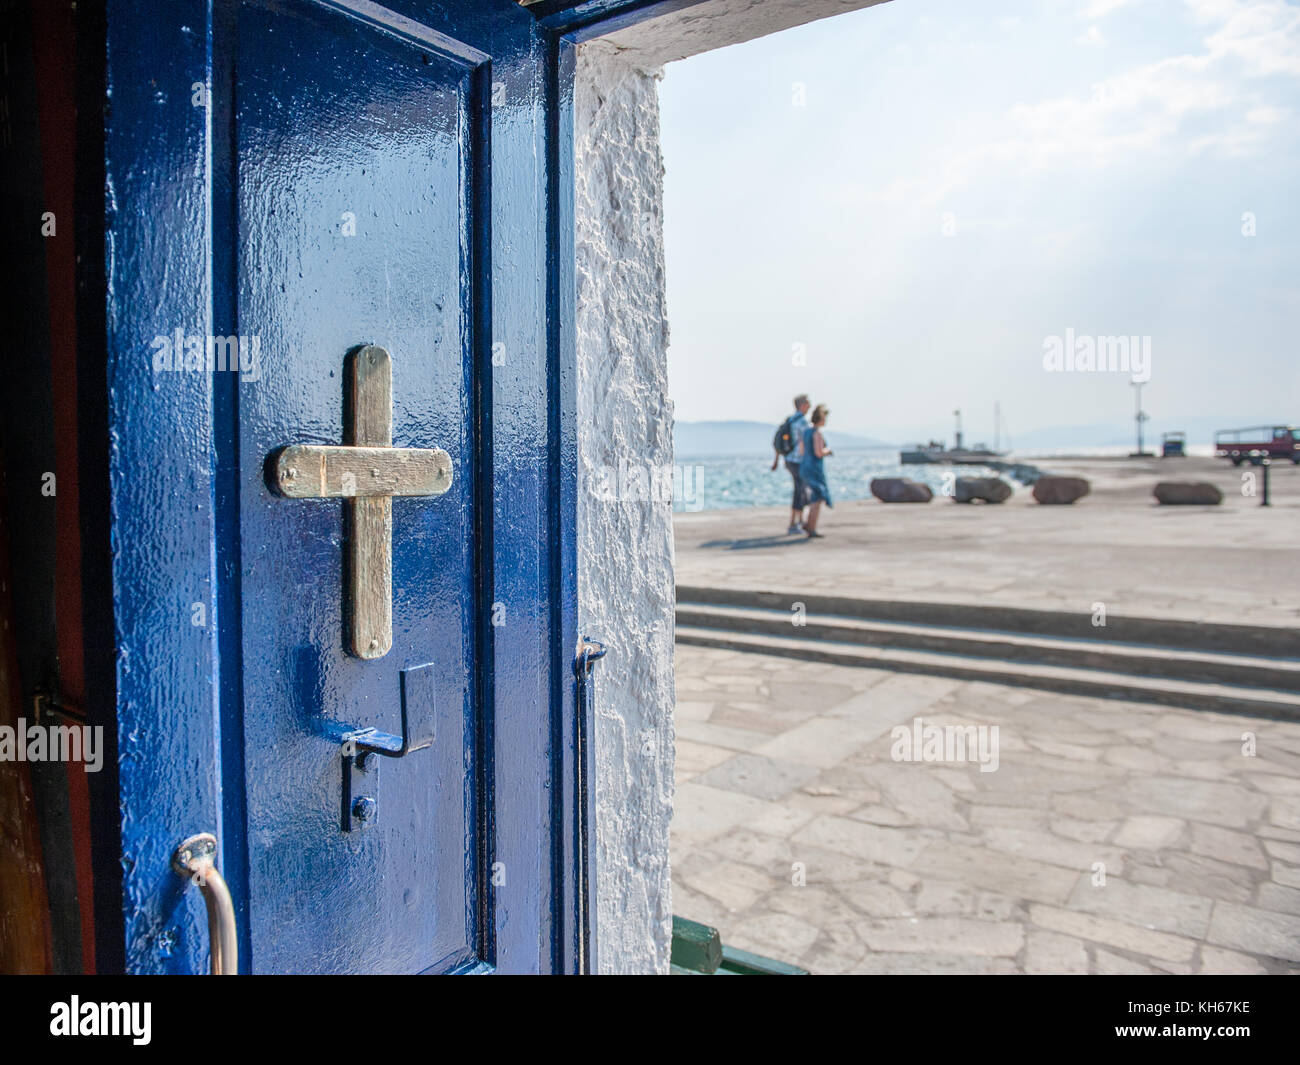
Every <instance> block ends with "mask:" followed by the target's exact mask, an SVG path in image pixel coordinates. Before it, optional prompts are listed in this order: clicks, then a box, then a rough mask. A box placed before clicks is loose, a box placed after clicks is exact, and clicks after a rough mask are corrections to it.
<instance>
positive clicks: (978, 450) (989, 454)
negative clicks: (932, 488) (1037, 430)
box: [898, 440, 1006, 466]
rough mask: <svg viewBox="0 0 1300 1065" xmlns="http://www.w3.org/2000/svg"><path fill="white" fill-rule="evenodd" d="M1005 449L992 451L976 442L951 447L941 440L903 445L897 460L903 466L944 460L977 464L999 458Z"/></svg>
mask: <svg viewBox="0 0 1300 1065" xmlns="http://www.w3.org/2000/svg"><path fill="white" fill-rule="evenodd" d="M1005 454H1006V452H1005V451H993V450H991V449H990V448H987V447H985V446H984V445H983V444H976V445H975V446H974V447H960V446H958V447H953V448H948V447H945V446H944V443H943V441H942V440H940V441H937V442H934V441H932V442H931V443H928V444H915V445H913V446H912V447H905V448H903V449H902V450H901V451H900V452H899V453H898V461H899V462H901V463H902V464H903V465H904V466H920V465H924V464H926V463H934V462H946V463H950V464H952V465H961V464H963V463H964V464H969V465H972V466H978V465H980V464H982V463H984V464H986V463H988V462H989V461H991V460H992V459H998V458H1001V457H1002V456H1003V455H1005Z"/></svg>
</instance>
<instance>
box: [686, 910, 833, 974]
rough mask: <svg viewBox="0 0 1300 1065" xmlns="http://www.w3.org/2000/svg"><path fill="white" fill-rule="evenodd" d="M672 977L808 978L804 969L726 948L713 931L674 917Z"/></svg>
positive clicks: (701, 925)
mask: <svg viewBox="0 0 1300 1065" xmlns="http://www.w3.org/2000/svg"><path fill="white" fill-rule="evenodd" d="M669 972H671V973H672V975H673V976H808V975H809V973H808V970H807V969H800V968H799V967H798V966H797V965H788V964H787V963H786V962H783V961H773V960H772V959H771V958H764V957H761V956H760V955H758V954H751V953H750V952H749V951H747V950H738V949H737V948H735V947H728V946H726V945H725V944H724V943H723V942H722V937H721V936H720V935H719V934H718V930H717V929H716V928H710V927H709V926H708V925H706V924H700V923H699V921H688V920H686V918H684V917H677V916H674V917H673V952H672V957H671V958H670V968H669Z"/></svg>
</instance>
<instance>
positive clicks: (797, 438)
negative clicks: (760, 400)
mask: <svg viewBox="0 0 1300 1065" xmlns="http://www.w3.org/2000/svg"><path fill="white" fill-rule="evenodd" d="M811 405H812V404H810V403H809V402H808V397H807V396H805V395H803V394H802V393H801V394H799V395H797V396H795V397H794V413H793V414H792V415H790V417H788V418H787V419H786V420H785V421H783V422H782V423H781V424H780V425H779V426H778V427H777V430H776V435H775V436H774V437H772V450H773V451H774V452H775V454H774V455H773V456H772V469H773V470H775V469H776V467H777V466H778V465H779V464H780V462H781V460H782V459H784V460H785V468H786V470H787V472H789V474H790V479H791V480H792V481H794V494H793V495H792V496H791V497H790V528H788V529H787V530H786V533H787V534H788V535H790V536H797V535H798V534H799V533H801V532H803V531H804V528H803V508H804V507H805V506H807V505H808V492H807V489H805V487H804V483H803V476H802V474H801V473H800V472H799V468H800V464H801V463H802V461H803V449H804V436H805V434H806V433H807V431H808V429H809V428H810V426H809V424H808V419H807V417H806V415H807V413H808V408H809V407H810V406H811Z"/></svg>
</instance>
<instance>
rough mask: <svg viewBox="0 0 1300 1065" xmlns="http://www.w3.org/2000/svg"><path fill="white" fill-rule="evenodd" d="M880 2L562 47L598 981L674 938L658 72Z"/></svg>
mask: <svg viewBox="0 0 1300 1065" xmlns="http://www.w3.org/2000/svg"><path fill="white" fill-rule="evenodd" d="M883 2H884V0H702V2H696V3H690V4H688V5H687V6H683V5H682V4H681V2H680V0H677V2H669V3H665V4H663V5H660V6H659V8H658V9H656V8H650V9H647V10H648V14H646V13H642V17H643V18H644V21H639V22H636V23H635V24H633V25H624V24H620V25H619V27H618V28H615V29H612V30H611V31H610V32H608V33H606V34H603V35H601V36H598V37H595V38H594V39H591V40H587V41H584V42H583V43H581V44H579V45H578V46H577V48H576V49H575V51H576V55H575V57H574V99H573V129H572V144H573V171H572V172H573V230H574V231H573V240H574V252H575V288H576V307H575V315H574V325H575V331H574V342H575V348H576V358H577V385H576V387H577V422H578V424H577V445H578V503H577V511H578V558H577V580H578V625H579V631H580V632H583V633H587V634H590V635H591V636H593V637H594V638H597V639H601V640H603V641H605V642H606V643H607V644H608V645H609V647H610V652H611V653H610V654H609V655H608V656H607V658H606V659H605V661H604V662H603V663H602V665H601V667H600V675H599V677H598V679H597V685H598V689H599V695H598V698H597V702H596V705H597V711H596V714H597V716H596V725H595V762H596V769H595V794H596V870H597V871H596V895H597V912H596V920H597V927H598V929H599V939H600V944H601V946H600V969H601V971H602V972H610V973H630V972H646V971H652V972H658V973H666V972H667V971H668V955H669V949H670V945H671V938H672V882H671V877H670V868H669V859H668V834H669V824H670V821H671V818H672V797H673V762H674V758H673V707H674V704H675V701H676V699H675V691H674V682H673V631H674V611H675V606H676V595H675V588H674V577H673V526H672V504H671V499H670V498H669V497H668V496H667V493H666V488H667V487H670V485H671V480H672V478H671V477H670V476H668V474H669V473H670V472H671V471H672V469H673V445H672V424H673V410H672V403H671V401H670V400H669V399H668V362H667V349H668V316H667V303H666V290H665V273H664V238H663V176H664V168H663V159H662V155H661V152H660V139H659V96H658V84H659V80H660V78H661V77H662V74H663V67H664V66H665V65H666V64H667V63H670V62H674V61H676V60H679V59H685V58H688V57H689V56H693V55H698V54H700V53H702V52H708V51H713V50H714V49H717V48H725V47H727V46H728V45H733V44H740V43H743V42H745V41H750V40H754V39H756V38H758V37H765V36H767V35H769V34H772V33H776V32H779V31H780V30H784V29H789V28H791V27H793V26H798V25H803V24H805V23H808V22H814V21H817V20H819V19H823V18H827V17H830V16H832V15H839V14H845V13H847V12H850V11H856V10H859V9H861V8H865V7H871V6H874V5H875V4H878V3H883ZM665 9H667V10H666V12H665V13H662V14H656V13H655V12H656V10H660V11H664V10H665Z"/></svg>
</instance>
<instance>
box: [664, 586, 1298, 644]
mask: <svg viewBox="0 0 1300 1065" xmlns="http://www.w3.org/2000/svg"><path fill="white" fill-rule="evenodd" d="M677 602H678V604H679V605H685V604H691V605H706V606H735V607H756V608H765V609H769V610H778V611H782V612H784V614H785V615H786V616H787V617H788V616H789V614H790V609H791V605H792V604H794V603H796V602H801V603H803V604H804V607H805V609H806V611H807V612H808V613H809V614H810V615H812V614H815V615H817V616H819V617H829V616H834V617H837V618H858V619H860V620H863V621H885V622H900V623H904V624H912V625H934V626H940V627H956V628H963V629H980V630H986V631H992V632H1001V633H1021V634H1024V635H1027V636H1048V637H1062V638H1066V639H1073V640H1086V641H1090V642H1094V643H1125V644H1141V645H1144V646H1151V647H1168V648H1170V649H1173V650H1179V651H1210V652H1214V653H1224V654H1239V655H1251V656H1255V657H1260V658H1283V659H1292V660H1297V661H1300V626H1291V627H1283V626H1281V625H1223V624H1218V623H1212V622H1202V621H1187V620H1182V619H1177V618H1151V617H1132V616H1120V615H1116V614H1109V615H1108V616H1107V618H1106V624H1105V626H1104V627H1101V626H1095V625H1093V623H1092V612H1091V605H1090V604H1081V605H1080V609H1079V610H1076V611H1065V610H1033V609H1027V608H1024V607H1013V606H1003V605H1000V604H996V603H970V602H966V603H958V602H952V603H936V602H920V601H912V600H899V599H859V598H854V597H850V596H838V595H821V594H817V593H810V592H788V591H773V590H770V589H760V590H751V589H736V588H708V587H702V586H696V585H678V586H677Z"/></svg>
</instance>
